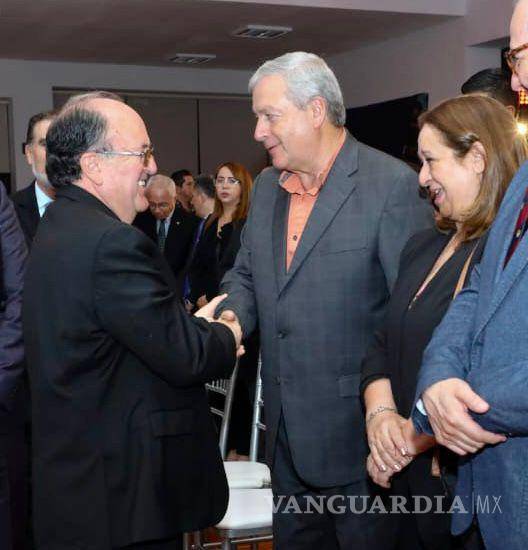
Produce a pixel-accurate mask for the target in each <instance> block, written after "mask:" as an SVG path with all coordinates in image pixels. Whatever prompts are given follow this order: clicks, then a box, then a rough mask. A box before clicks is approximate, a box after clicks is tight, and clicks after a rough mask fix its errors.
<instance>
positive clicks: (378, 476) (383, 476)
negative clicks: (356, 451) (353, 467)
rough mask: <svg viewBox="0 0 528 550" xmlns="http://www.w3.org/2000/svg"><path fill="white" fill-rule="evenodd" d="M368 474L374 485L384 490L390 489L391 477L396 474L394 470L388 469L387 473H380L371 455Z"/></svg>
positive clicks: (368, 460) (368, 461)
mask: <svg viewBox="0 0 528 550" xmlns="http://www.w3.org/2000/svg"><path fill="white" fill-rule="evenodd" d="M367 472H368V474H369V476H370V477H371V479H372V481H373V482H374V483H376V484H377V485H379V486H380V487H383V488H384V489H389V488H390V486H391V477H392V475H393V474H394V470H390V469H388V470H387V471H385V472H382V471H380V469H379V468H378V466H377V465H376V463H375V462H374V459H373V458H372V455H371V454H370V455H368V457H367Z"/></svg>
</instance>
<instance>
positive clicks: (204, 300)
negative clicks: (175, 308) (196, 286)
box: [196, 294, 227, 308]
mask: <svg viewBox="0 0 528 550" xmlns="http://www.w3.org/2000/svg"><path fill="white" fill-rule="evenodd" d="M225 296H227V294H226V295H225ZM217 298H218V296H217ZM222 300H223V298H222ZM222 300H220V301H222ZM196 305H197V306H198V307H200V308H202V307H205V306H206V305H207V297H206V296H205V294H204V295H203V296H200V297H199V298H198V300H196Z"/></svg>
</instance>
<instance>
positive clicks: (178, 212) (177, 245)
mask: <svg viewBox="0 0 528 550" xmlns="http://www.w3.org/2000/svg"><path fill="white" fill-rule="evenodd" d="M199 223H200V218H198V217H197V216H194V215H193V214H189V213H188V212H186V211H185V210H184V209H183V208H180V207H178V206H177V207H176V208H175V209H174V211H173V213H172V218H171V223H170V226H169V231H168V232H167V238H166V240H165V249H164V251H163V253H164V255H165V258H166V259H167V262H168V264H169V265H170V267H171V269H172V271H173V273H174V275H175V276H176V279H177V281H178V287H179V288H182V285H183V277H184V272H185V266H186V262H187V258H188V257H189V254H190V252H191V250H192V245H193V242H194V236H195V234H196V229H197V228H198V225H199ZM134 225H135V226H136V227H137V228H139V229H141V231H143V232H144V233H145V234H146V235H148V236H149V237H150V238H151V239H152V240H153V241H154V242H155V243H157V242H158V233H157V231H156V218H155V217H154V216H153V215H152V214H151V213H150V211H149V210H147V211H145V212H141V213H140V214H138V215H137V216H136V219H135V220H134Z"/></svg>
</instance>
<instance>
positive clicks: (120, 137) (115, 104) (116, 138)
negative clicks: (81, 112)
mask: <svg viewBox="0 0 528 550" xmlns="http://www.w3.org/2000/svg"><path fill="white" fill-rule="evenodd" d="M83 107H84V108H86V109H90V110H93V111H96V112H97V113H99V114H100V115H101V116H103V117H104V118H105V120H106V122H107V126H108V127H107V132H106V139H107V140H108V141H109V142H111V143H114V142H119V143H122V144H127V145H129V146H132V147H135V148H138V147H141V148H144V147H147V146H148V145H149V144H150V139H149V136H148V132H147V128H146V126H145V123H144V122H143V119H142V118H141V117H140V116H139V114H138V113H137V112H136V111H134V109H132V108H131V107H129V106H128V105H125V104H124V103H121V102H120V101H115V100H113V99H108V98H97V99H92V100H89V101H87V102H86V103H85V104H84V105H83Z"/></svg>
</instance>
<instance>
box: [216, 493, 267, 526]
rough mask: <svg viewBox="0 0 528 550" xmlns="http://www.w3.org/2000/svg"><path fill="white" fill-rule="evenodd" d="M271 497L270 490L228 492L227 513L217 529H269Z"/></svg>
mask: <svg viewBox="0 0 528 550" xmlns="http://www.w3.org/2000/svg"><path fill="white" fill-rule="evenodd" d="M272 515H273V495H272V492H271V489H233V490H231V491H229V505H228V506H227V512H226V514H225V516H224V518H223V519H222V521H220V523H218V524H217V525H216V527H217V529H225V530H228V529H259V528H263V527H271V525H272V521H273V520H272Z"/></svg>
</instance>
